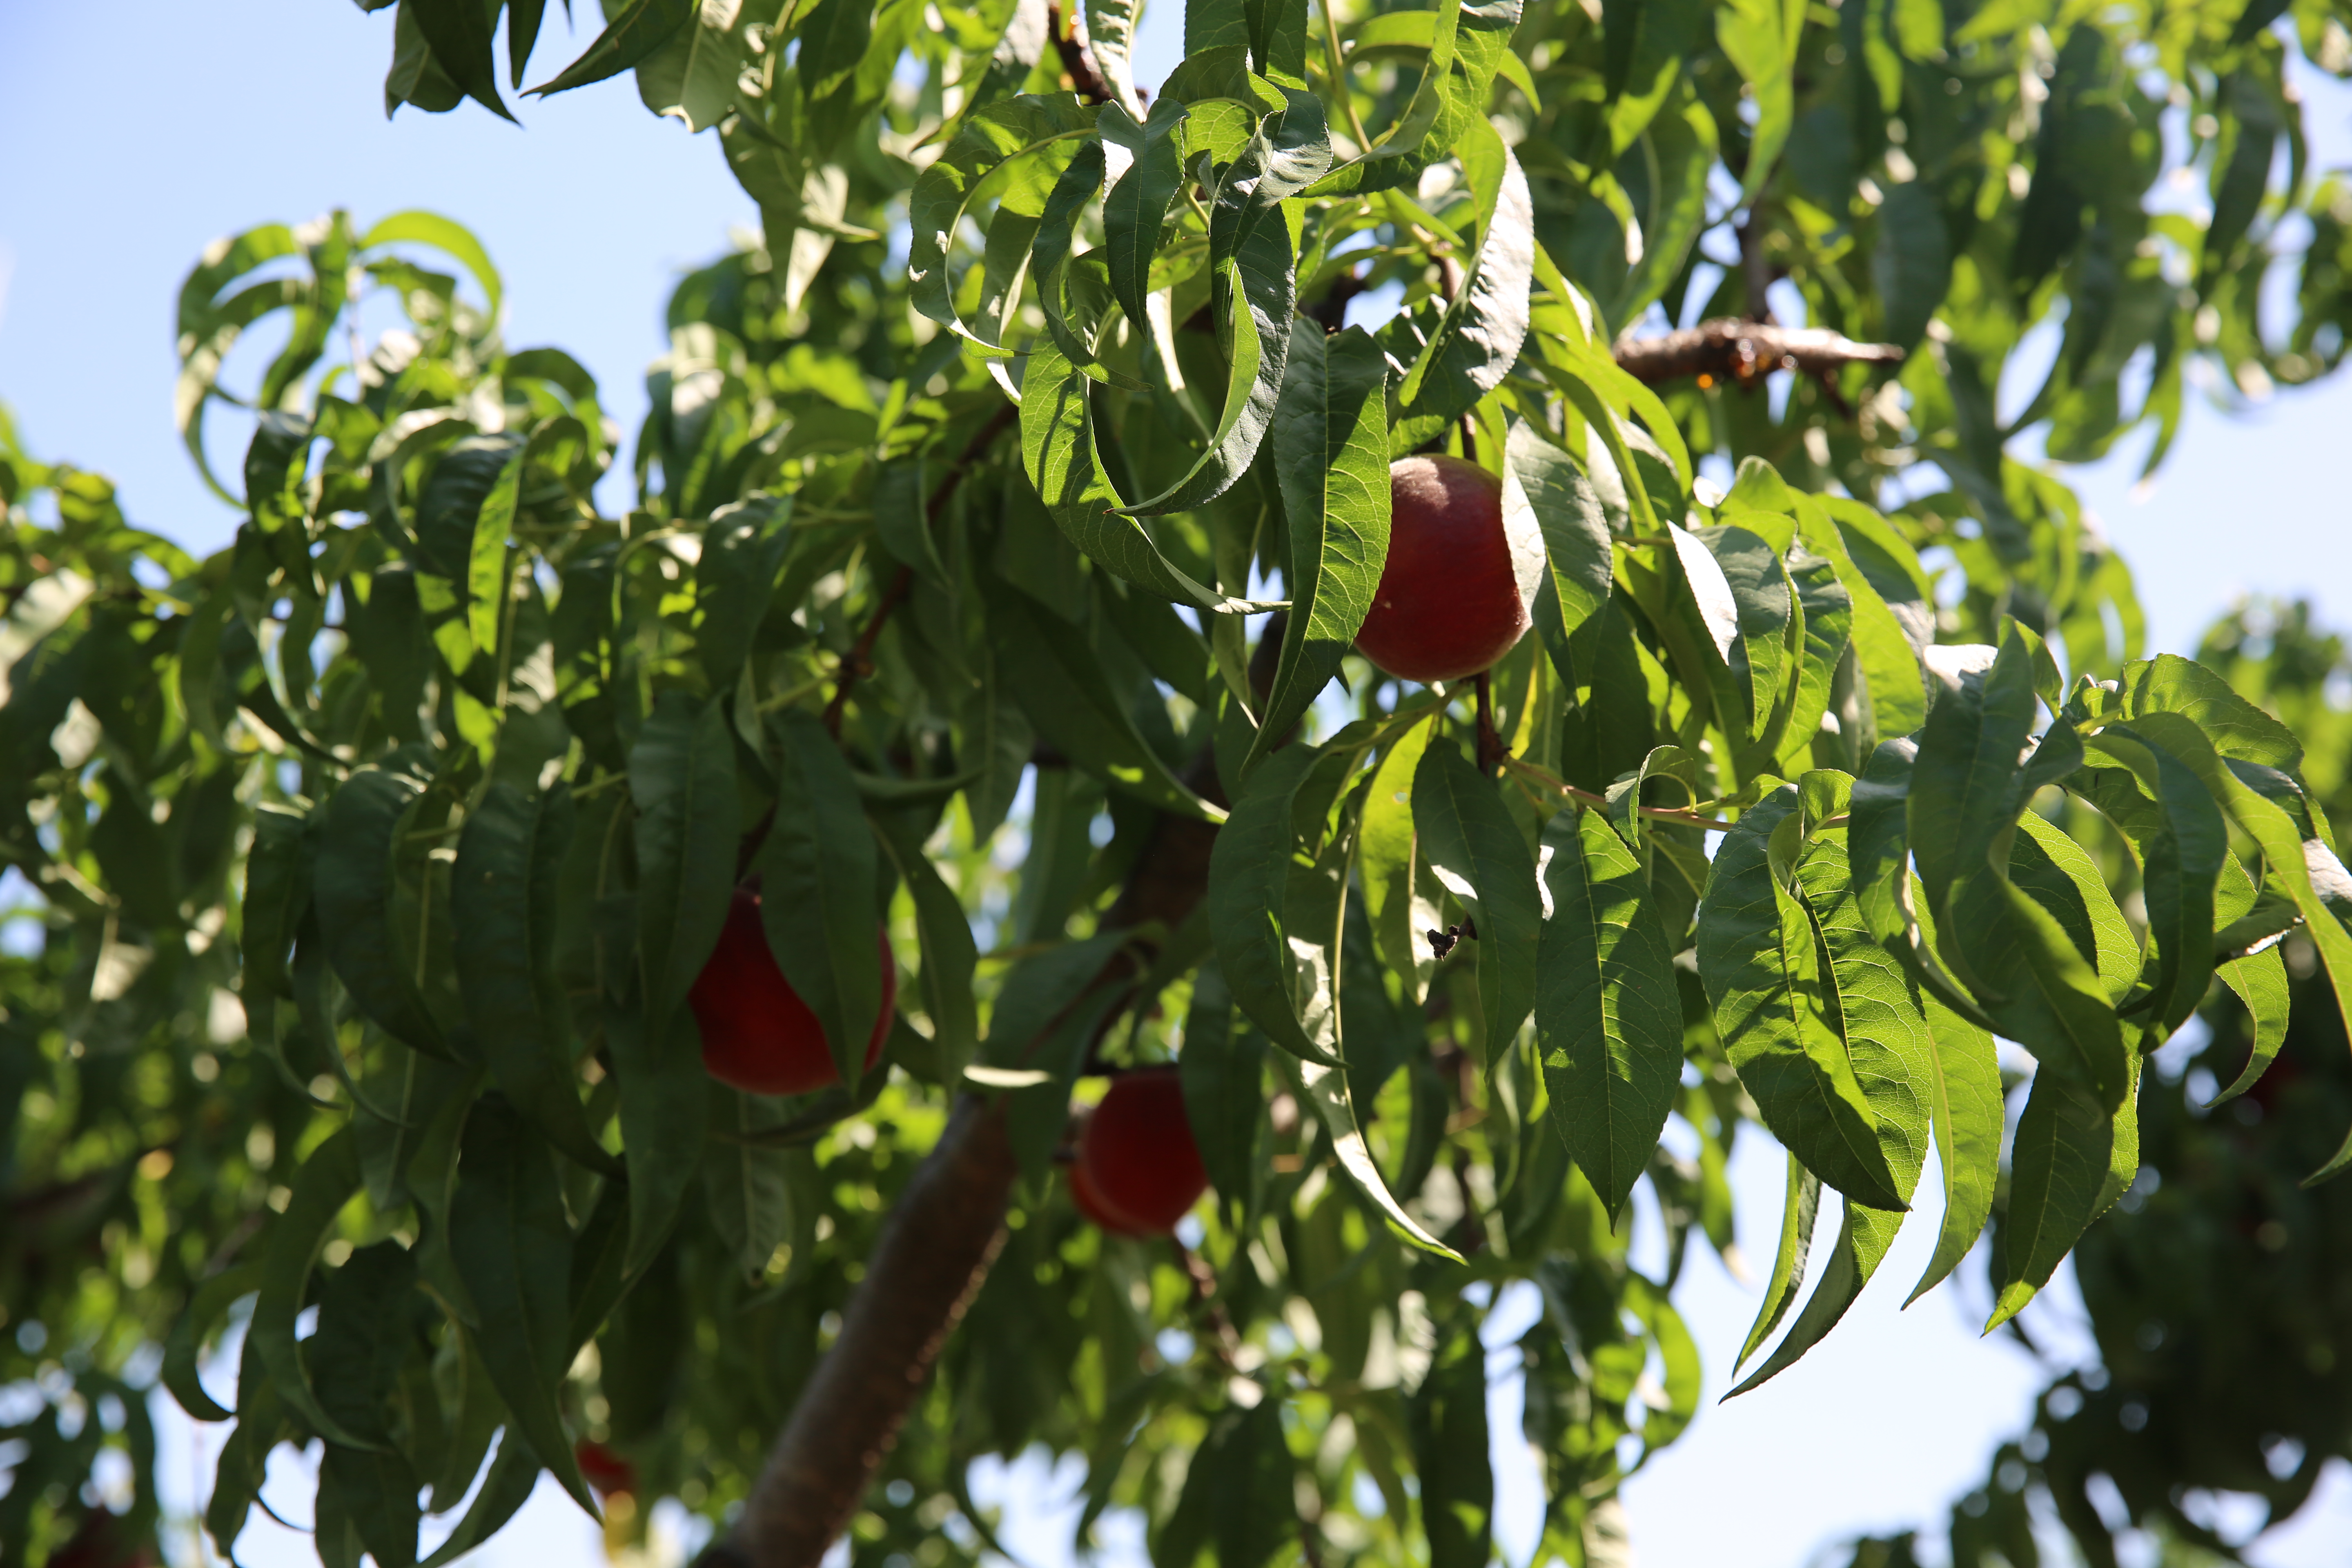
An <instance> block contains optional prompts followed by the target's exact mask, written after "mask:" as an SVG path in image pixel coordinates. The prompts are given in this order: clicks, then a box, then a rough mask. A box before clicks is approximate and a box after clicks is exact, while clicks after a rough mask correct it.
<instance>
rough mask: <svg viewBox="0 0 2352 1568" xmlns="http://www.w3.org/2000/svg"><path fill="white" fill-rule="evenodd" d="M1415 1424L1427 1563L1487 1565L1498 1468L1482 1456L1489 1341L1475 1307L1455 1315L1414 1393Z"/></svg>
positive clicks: (1463, 1567) (1446, 1567)
mask: <svg viewBox="0 0 2352 1568" xmlns="http://www.w3.org/2000/svg"><path fill="white" fill-rule="evenodd" d="M1412 1449H1413V1465H1414V1468H1416V1469H1417V1470H1419V1471H1420V1472H1421V1527H1422V1531H1423V1534H1424V1535H1425V1536H1426V1537H1427V1539H1428V1541H1429V1562H1430V1568H1486V1564H1487V1562H1488V1561H1489V1559H1490V1558H1491V1557H1492V1556H1493V1554H1494V1512H1495V1473H1494V1470H1493V1468H1491V1466H1490V1464H1489V1462H1488V1460H1487V1458H1486V1450H1487V1436H1486V1344H1485V1342H1483V1341H1482V1340H1480V1338H1479V1337H1478V1319H1477V1315H1476V1314H1475V1313H1473V1312H1468V1311H1463V1312H1459V1313H1457V1314H1456V1321H1454V1324H1453V1326H1452V1331H1450V1332H1449V1333H1447V1335H1446V1337H1445V1340H1444V1343H1443V1344H1441V1345H1440V1346H1439V1347H1438V1351H1437V1354H1436V1356H1435V1357H1434V1358H1433V1361H1432V1362H1431V1363H1430V1368H1429V1372H1428V1374H1427V1375H1426V1376H1425V1377H1423V1379H1422V1384H1421V1386H1420V1387H1419V1388H1418V1389H1415V1390H1414V1391H1413V1395H1412Z"/></svg>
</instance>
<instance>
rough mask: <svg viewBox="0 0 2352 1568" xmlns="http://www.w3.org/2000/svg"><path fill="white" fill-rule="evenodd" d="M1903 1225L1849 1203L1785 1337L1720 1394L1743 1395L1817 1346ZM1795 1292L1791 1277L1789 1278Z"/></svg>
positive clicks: (1891, 1216) (1889, 1216) (1892, 1217)
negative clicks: (1814, 1281) (1815, 1280)
mask: <svg viewBox="0 0 2352 1568" xmlns="http://www.w3.org/2000/svg"><path fill="white" fill-rule="evenodd" d="M1902 1223H1903V1216H1902V1215H1894V1214H1888V1213H1886V1212H1885V1211H1884V1210H1881V1209H1874V1208H1865V1207H1864V1206H1863V1205H1860V1204H1857V1203H1853V1202H1852V1201H1848V1202H1847V1204H1846V1205H1845V1221H1844V1224H1843V1226H1841V1227H1840V1229H1839V1231H1838V1238H1837V1245H1836V1247H1834V1248H1832V1251H1831V1253H1830V1256H1829V1258H1828V1260H1827V1261H1826V1262H1825V1263H1823V1264H1822V1274H1821V1279H1820V1281H1819V1282H1818V1283H1817V1284H1815V1285H1814V1286H1813V1293H1812V1295H1811V1297H1809V1298H1807V1300H1806V1301H1805V1310H1803V1311H1801V1312H1800V1313H1798V1314H1797V1321H1795V1322H1794V1323H1791V1324H1790V1325H1789V1333H1788V1337H1787V1338H1785V1339H1783V1340H1782V1341H1781V1342H1780V1343H1779V1344H1778V1345H1777V1346H1775V1347H1774V1348H1773V1351H1772V1354H1771V1355H1770V1357H1769V1358H1768V1359H1767V1360H1766V1361H1765V1363H1764V1364H1763V1365H1762V1366H1759V1367H1758V1368H1757V1369H1756V1370H1755V1371H1754V1372H1752V1373H1748V1377H1747V1378H1746V1380H1745V1381H1743V1382H1742V1383H1741V1384H1739V1386H1738V1387H1737V1388H1734V1389H1733V1390H1732V1391H1731V1393H1730V1394H1725V1395H1724V1397H1725V1398H1726V1399H1729V1398H1732V1397H1734V1396H1735V1395H1738V1394H1745V1393H1747V1392H1748V1390H1749V1389H1751V1388H1754V1387H1755V1386H1756V1385H1757V1384H1759V1383H1763V1382H1766V1381H1768V1380H1769V1379H1770V1378H1772V1377H1774V1376H1776V1375H1778V1374H1779V1373H1782V1372H1785V1371H1786V1370H1788V1368H1789V1367H1790V1366H1791V1365H1793V1364H1794V1363H1796V1361H1797V1358H1798V1357H1800V1356H1801V1355H1803V1354H1804V1353H1805V1352H1807V1351H1809V1350H1811V1349H1812V1348H1813V1347H1814V1346H1815V1345H1817V1344H1819V1343H1820V1342H1822V1339H1823V1337H1824V1336H1826V1335H1827V1334H1828V1333H1829V1331H1831V1330H1832V1329H1833V1328H1835V1327H1836V1326H1837V1322H1838V1320H1839V1319H1840V1318H1843V1317H1844V1316H1845V1310H1846V1309H1847V1308H1848V1307H1851V1306H1853V1303H1854V1299H1855V1298H1856V1297H1858V1296H1860V1295H1861V1294H1862V1288H1863V1287H1864V1286H1865V1285H1867V1284H1869V1283H1870V1277H1871V1276H1872V1275H1873V1274H1874V1273H1876V1272H1877V1271H1878V1266H1879V1264H1880V1263H1881V1262H1882V1261H1883V1260H1885V1257H1886V1249H1887V1248H1888V1247H1892V1246H1893V1245H1894V1244H1895V1230H1896V1228H1897V1227H1898V1226H1901V1225H1902ZM1790 1284H1791V1292H1792V1293H1793V1287H1794V1281H1793V1280H1792V1281H1791V1282H1790Z"/></svg>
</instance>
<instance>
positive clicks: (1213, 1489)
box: [1151, 0, 1299, 1568]
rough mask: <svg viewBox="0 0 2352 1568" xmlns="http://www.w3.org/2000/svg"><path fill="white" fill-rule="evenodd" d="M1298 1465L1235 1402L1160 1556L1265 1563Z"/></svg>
mask: <svg viewBox="0 0 2352 1568" xmlns="http://www.w3.org/2000/svg"><path fill="white" fill-rule="evenodd" d="M1193 5H1194V6H1195V7H1197V6H1198V5H1200V0H1193ZM1234 8H1235V9H1236V10H1238V9H1239V6H1238V5H1236V6H1235V7H1234ZM1187 29H1188V31H1189V29H1190V23H1189V22H1188V23H1187ZM1297 1468H1298V1466H1297V1461H1296V1460H1294V1459H1292V1458H1291V1457H1290V1447H1289V1445H1288V1443H1287V1442H1286V1440H1285V1438H1284V1436H1283V1430H1282V1400H1281V1398H1280V1397H1279V1396H1278V1395H1267V1396H1266V1397H1265V1398H1263V1399H1262V1400H1260V1401H1259V1402H1258V1403H1257V1404H1255V1405H1252V1406H1250V1407H1247V1408H1244V1407H1242V1406H1240V1405H1228V1406H1227V1407H1226V1408H1225V1409H1224V1410H1223V1412H1221V1413H1220V1414H1218V1415H1217V1416H1216V1417H1215V1419H1214V1420H1213V1421H1211V1422H1210V1423H1209V1429H1208V1433H1207V1435H1206V1436H1204V1437H1202V1440H1201V1444H1200V1447H1198V1448H1197V1449H1195V1450H1194V1452H1193V1454H1192V1463H1191V1465H1190V1467H1189V1468H1187V1470H1186V1472H1185V1476H1184V1489H1183V1491H1182V1493H1181V1494H1180V1495H1179V1496H1178V1498H1177V1500H1176V1507H1175V1509H1174V1510H1173V1511H1172V1512H1171V1513H1170V1515H1169V1518H1168V1522H1167V1524H1166V1525H1165V1526H1164V1527H1163V1528H1162V1530H1161V1531H1160V1538H1159V1539H1158V1540H1157V1541H1155V1542H1153V1543H1152V1549H1151V1560H1152V1562H1154V1563H1166V1564H1168V1565H1169V1568H1196V1565H1197V1563H1198V1562H1199V1560H1200V1558H1201V1557H1202V1554H1203V1553H1205V1554H1206V1555H1207V1557H1208V1560H1209V1561H1210V1562H1211V1563H1214V1564H1215V1565H1216V1568H1264V1564H1265V1563H1266V1561H1267V1560H1268V1559H1270V1558H1271V1557H1273V1556H1274V1554H1275V1553H1276V1552H1280V1551H1282V1550H1284V1549H1285V1548H1286V1547H1289V1546H1291V1545H1292V1544H1293V1543H1294V1542H1296V1541H1297V1533H1298V1528H1299V1526H1298V1503H1297V1492H1296V1490H1295V1482H1294V1480H1293V1478H1294V1477H1295V1475H1296V1474H1297Z"/></svg>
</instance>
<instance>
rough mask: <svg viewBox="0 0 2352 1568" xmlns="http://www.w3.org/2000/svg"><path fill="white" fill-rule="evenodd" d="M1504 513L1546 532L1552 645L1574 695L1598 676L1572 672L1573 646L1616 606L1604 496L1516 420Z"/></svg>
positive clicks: (1548, 636) (1508, 450) (1566, 458)
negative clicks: (1523, 516)
mask: <svg viewBox="0 0 2352 1568" xmlns="http://www.w3.org/2000/svg"><path fill="white" fill-rule="evenodd" d="M1503 507H1504V510H1506V511H1510V510H1517V509H1519V508H1522V507H1524V508H1525V509H1527V510H1529V511H1532V512H1533V513H1534V514H1535V519H1536V523H1537V525H1538V528H1540V529H1541V531H1542V533H1543V542H1544V553H1545V558H1546V563H1547V575H1548V576H1549V579H1550V583H1551V588H1552V595H1553V605H1554V611H1553V613H1554V614H1555V615H1556V616H1557V617H1558V619H1557V623H1556V624H1557V628H1558V629H1557V631H1556V632H1554V631H1551V630H1549V629H1547V631H1546V643H1547V647H1549V651H1550V654H1551V658H1552V663H1553V665H1554V667H1555V668H1558V669H1559V676H1560V679H1562V680H1564V681H1566V682H1567V683H1568V684H1569V687H1570V689H1571V690H1574V689H1579V688H1590V687H1591V686H1593V685H1594V684H1595V680H1594V677H1593V672H1591V671H1590V670H1587V671H1582V672H1580V671H1578V670H1577V669H1575V668H1572V667H1571V656H1570V648H1571V647H1573V646H1574V642H1575V638H1576V636H1577V634H1578V633H1579V632H1580V631H1581V630H1583V628H1584V626H1585V623H1586V622H1588V621H1590V620H1591V619H1592V617H1593V616H1596V615H1598V614H1599V613H1600V612H1601V607H1602V606H1603V605H1606V604H1607V603H1608V602H1609V594H1610V589H1611V584H1612V577H1613V575H1614V571H1615V566H1614V561H1615V557H1614V548H1613V546H1612V542H1611V539H1610V533H1609V515H1608V511H1607V509H1606V508H1605V507H1604V506H1603V505H1602V503H1601V496H1600V492H1598V491H1597V490H1595V489H1593V488H1592V481H1591V480H1590V479H1586V478H1585V477H1584V474H1583V472H1582V471H1581V470H1580V468H1578V467H1577V465H1576V463H1575V461H1574V460H1573V459H1571V458H1570V457H1569V455H1568V454H1567V453H1566V452H1563V451H1561V450H1560V449H1559V447H1557V446H1555V445H1553V444H1552V442H1551V441H1550V440H1549V439H1548V438H1547V437H1546V436H1545V435H1544V433H1543V432H1542V431H1541V430H1539V429H1538V427H1537V426H1533V425H1530V424H1528V422H1527V421H1526V420H1524V419H1514V420H1513V421H1512V422H1511V433H1510V437H1509V442H1508V445H1507V447H1505V451H1504V467H1503Z"/></svg>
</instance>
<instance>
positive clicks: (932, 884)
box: [868, 816, 980, 1083]
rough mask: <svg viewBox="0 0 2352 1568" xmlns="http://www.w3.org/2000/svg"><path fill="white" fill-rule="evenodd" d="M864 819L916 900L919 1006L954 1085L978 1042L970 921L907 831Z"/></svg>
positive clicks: (976, 954)
mask: <svg viewBox="0 0 2352 1568" xmlns="http://www.w3.org/2000/svg"><path fill="white" fill-rule="evenodd" d="M868 820H869V821H870V822H871V823H872V824H873V826H874V837H875V838H876V839H877V842H879V843H880V845H881V846H882V850H883V853H884V854H886V855H887V856H888V857H889V858H890V863H891V866H892V867H893V868H895V869H896V870H897V871H898V879H899V880H900V881H902V882H904V883H906V885H907V892H908V896H909V897H910V898H911V899H912V900H913V901H914V905H915V933H916V938H917V940H918V941H919V942H920V943H921V944H922V955H923V962H922V967H921V970H920V972H919V980H920V981H921V984H922V987H923V1010H924V1011H925V1012H926V1013H929V1015H930V1018H931V1043H932V1046H933V1047H934V1048H935V1049H936V1050H937V1051H938V1052H939V1060H940V1076H941V1078H942V1079H944V1080H945V1081H947V1082H950V1083H952V1082H954V1081H955V1080H956V1079H958V1078H960V1077H961V1076H962V1073H963V1069H964V1068H965V1067H966V1066H967V1065H969V1064H970V1063H971V1059H972V1054H973V1052H974V1051H975V1050H977V1049H978V1048H979V1044H980V1014H979V1008H978V1006H977V1005H976V1004H975V1003H974V1001H973V999H972V970H973V968H974V967H975V966H976V965H977V964H978V963H979V959H980V952H979V949H978V947H977V946H976V945H975V944H974V943H973V942H972V937H971V920H970V919H969V918H968V917H967V916H966V915H965V914H964V910H963V905H962V904H961V903H960V902H959V901H958V900H957V899H956V896H955V892H954V890H953V889H950V888H949V886H948V885H947V883H946V882H945V881H944V880H942V879H940V873H939V870H938V868H935V867H934V866H933V865H932V864H931V862H930V860H929V858H928V857H927V856H925V855H924V853H923V848H922V846H921V845H920V844H919V843H917V842H915V841H914V839H913V837H912V836H911V835H909V834H908V833H907V832H906V831H905V830H904V829H903V828H902V827H900V826H898V825H896V824H894V823H892V822H891V821H889V820H888V819H887V818H885V817H881V816H875V817H871V818H869V819H868Z"/></svg>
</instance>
